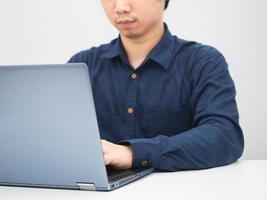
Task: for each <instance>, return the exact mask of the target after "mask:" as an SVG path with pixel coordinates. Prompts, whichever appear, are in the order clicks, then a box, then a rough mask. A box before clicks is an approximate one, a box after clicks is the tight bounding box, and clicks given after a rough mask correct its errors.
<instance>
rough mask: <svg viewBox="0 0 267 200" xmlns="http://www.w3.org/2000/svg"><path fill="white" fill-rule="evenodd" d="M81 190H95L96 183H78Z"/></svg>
mask: <svg viewBox="0 0 267 200" xmlns="http://www.w3.org/2000/svg"><path fill="white" fill-rule="evenodd" d="M77 185H78V187H79V189H80V190H93V191H95V190H96V188H95V184H94V183H84V182H83V183H77Z"/></svg>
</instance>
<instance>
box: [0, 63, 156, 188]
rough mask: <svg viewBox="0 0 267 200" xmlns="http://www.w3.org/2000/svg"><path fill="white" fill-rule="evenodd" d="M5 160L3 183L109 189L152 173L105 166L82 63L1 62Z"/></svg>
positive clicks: (0, 171) (0, 169) (0, 148)
mask: <svg viewBox="0 0 267 200" xmlns="http://www.w3.org/2000/svg"><path fill="white" fill-rule="evenodd" d="M0 160H1V163H0V185H4V186H30V187H47V188H66V189H82V190H104V191H108V190H113V189H115V188H118V187H120V186H122V185H125V184H127V183H129V182H131V181H133V180H136V179H138V178H140V177H143V176H145V175H147V174H149V173H150V172H152V171H153V169H151V168H147V169H142V170H141V169H136V170H125V171H117V170H114V169H109V168H106V166H105V164H104V159H103V152H102V147H101V140H100V134H99V129H98V124H97V118H96V113H95V107H94V101H93V95H92V91H91V84H90V78H89V72H88V67H87V65H86V64H81V63H78V64H77V63H76V64H62V65H23V66H0ZM109 173H111V174H109Z"/></svg>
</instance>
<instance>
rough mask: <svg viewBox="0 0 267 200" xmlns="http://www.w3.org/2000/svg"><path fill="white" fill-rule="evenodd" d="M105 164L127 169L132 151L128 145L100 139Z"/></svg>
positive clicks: (131, 157)
mask: <svg viewBox="0 0 267 200" xmlns="http://www.w3.org/2000/svg"><path fill="white" fill-rule="evenodd" d="M101 143H102V148H103V152H104V160H105V164H106V165H110V166H112V167H114V168H116V169H120V170H123V169H129V168H131V167H132V163H133V151H132V148H131V146H130V145H117V144H113V143H111V142H108V141H106V140H101Z"/></svg>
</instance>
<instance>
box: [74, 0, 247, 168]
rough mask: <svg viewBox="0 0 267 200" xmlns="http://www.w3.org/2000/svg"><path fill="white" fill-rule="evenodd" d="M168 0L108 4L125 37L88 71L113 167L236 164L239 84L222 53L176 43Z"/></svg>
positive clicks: (88, 59)
mask: <svg viewBox="0 0 267 200" xmlns="http://www.w3.org/2000/svg"><path fill="white" fill-rule="evenodd" d="M168 3H169V1H168V0H102V5H103V7H104V10H105V12H106V15H107V17H108V19H109V20H110V21H111V23H112V24H113V25H114V26H115V27H116V28H117V29H118V31H119V33H120V34H119V37H118V38H117V39H115V40H113V41H111V42H110V43H109V44H104V45H102V46H100V47H97V48H91V49H89V50H85V51H82V52H80V53H78V54H76V55H74V56H73V57H72V58H71V59H70V61H69V62H84V63H86V64H87V65H88V67H89V71H90V78H91V82H92V88H93V95H94V100H95V106H96V112H97V117H98V123H99V129H100V134H101V138H102V139H103V140H102V147H103V153H104V159H105V163H106V165H110V166H112V167H115V168H118V169H128V168H141V167H147V166H150V167H153V168H156V169H160V170H166V171H177V170H188V169H203V168H210V167H216V166H222V165H226V164H230V163H232V162H234V161H235V160H237V159H238V158H239V157H240V156H241V155H242V152H243V147H244V141H243V133H242V130H241V128H240V126H239V122H238V110H237V106H236V101H235V88H234V83H233V81H232V79H231V77H230V75H229V72H228V67H227V63H226V61H225V59H224V57H223V56H222V55H221V54H220V53H219V52H218V51H217V50H216V49H214V48H212V47H209V46H204V45H201V44H199V43H195V42H189V41H185V40H182V39H179V38H177V37H175V36H172V35H171V33H170V32H169V30H168V27H167V25H166V24H164V23H163V15H164V10H165V9H166V8H167V7H168Z"/></svg>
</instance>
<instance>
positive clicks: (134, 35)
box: [120, 32, 141, 40]
mask: <svg viewBox="0 0 267 200" xmlns="http://www.w3.org/2000/svg"><path fill="white" fill-rule="evenodd" d="M120 34H121V35H122V36H123V37H125V38H127V39H132V40H133V39H139V38H140V37H141V34H138V33H133V32H131V33H129V32H120Z"/></svg>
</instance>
